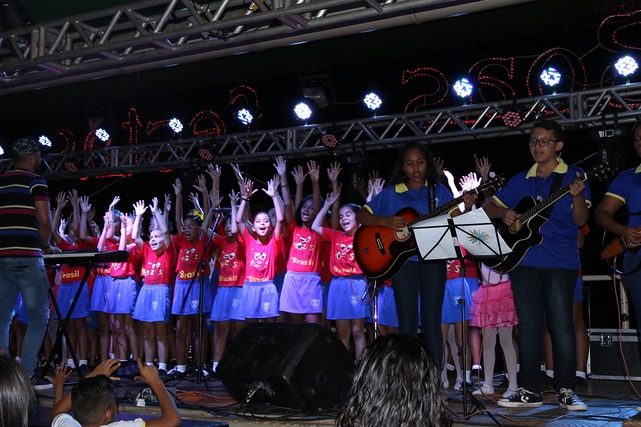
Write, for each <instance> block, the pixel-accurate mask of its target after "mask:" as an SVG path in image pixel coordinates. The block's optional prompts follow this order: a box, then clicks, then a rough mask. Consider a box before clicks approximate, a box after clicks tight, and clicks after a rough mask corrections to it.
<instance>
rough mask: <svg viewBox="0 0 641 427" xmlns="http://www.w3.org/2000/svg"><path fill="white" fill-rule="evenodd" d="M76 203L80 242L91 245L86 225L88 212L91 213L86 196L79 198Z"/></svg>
mask: <svg viewBox="0 0 641 427" xmlns="http://www.w3.org/2000/svg"><path fill="white" fill-rule="evenodd" d="M78 201H79V203H80V234H79V236H80V240H83V241H85V242H87V243H90V244H91V243H93V239H92V236H90V235H89V234H88V233H87V224H88V222H89V221H88V218H89V212H91V203H89V197H88V196H81V197H80V198H79V199H78Z"/></svg>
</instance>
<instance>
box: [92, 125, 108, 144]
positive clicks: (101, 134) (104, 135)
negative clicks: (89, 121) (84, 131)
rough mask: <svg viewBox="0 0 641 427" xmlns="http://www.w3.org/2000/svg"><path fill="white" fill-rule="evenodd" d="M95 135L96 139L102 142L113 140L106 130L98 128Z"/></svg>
mask: <svg viewBox="0 0 641 427" xmlns="http://www.w3.org/2000/svg"><path fill="white" fill-rule="evenodd" d="M94 133H95V134H96V138H98V139H99V140H101V141H102V142H107V141H109V140H110V139H111V136H110V135H109V132H107V131H106V130H105V128H97V129H96V130H95V131H94Z"/></svg>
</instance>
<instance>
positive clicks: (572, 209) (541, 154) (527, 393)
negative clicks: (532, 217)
mask: <svg viewBox="0 0 641 427" xmlns="http://www.w3.org/2000/svg"><path fill="white" fill-rule="evenodd" d="M528 145H529V149H530V154H531V155H532V158H533V159H534V161H535V163H534V165H533V166H532V167H531V168H530V169H529V170H526V171H523V172H521V173H519V174H517V175H515V176H514V177H512V179H510V181H509V182H508V183H507V185H506V186H505V187H504V188H503V189H501V191H499V192H498V193H497V194H496V195H495V196H494V197H493V198H492V199H490V200H489V201H488V202H487V203H486V204H485V205H484V207H483V208H484V209H485V211H486V212H487V214H488V216H489V217H491V218H501V219H502V220H503V222H504V223H505V224H506V226H508V227H510V229H511V230H513V231H514V230H515V229H520V228H521V227H529V225H530V223H529V222H528V221H526V222H525V223H521V221H520V218H521V214H520V213H517V212H516V211H515V210H514V209H515V207H517V205H518V204H519V202H520V201H521V199H523V198H525V197H527V196H529V197H532V198H534V199H536V201H537V203H538V202H540V201H543V200H545V199H547V198H548V196H549V195H550V194H551V193H553V192H554V191H556V189H559V188H562V187H565V186H569V187H568V188H569V192H568V193H566V194H565V195H564V196H563V197H561V198H560V199H558V200H557V201H556V202H555V203H554V204H553V205H552V206H551V208H549V209H543V210H541V212H539V215H542V216H543V217H544V218H547V221H545V220H544V222H543V224H542V225H541V226H540V230H536V229H534V230H531V232H532V234H533V235H535V236H536V235H538V234H539V233H540V235H541V237H542V238H543V240H542V241H541V242H540V243H539V244H538V245H535V246H532V247H531V248H529V250H527V252H526V253H525V255H523V258H522V259H521V261H520V262H519V264H518V265H517V266H516V267H515V268H514V269H513V270H512V271H511V275H512V291H513V293H514V302H515V305H516V311H517V315H518V318H519V325H518V326H519V354H520V363H521V370H520V374H519V385H520V388H519V389H518V390H517V391H516V393H514V394H513V395H512V396H509V397H507V398H504V399H501V400H500V401H499V402H498V405H499V406H503V407H508V408H513V407H536V406H541V405H542V404H543V398H542V394H541V393H542V391H543V389H544V384H543V379H542V377H541V373H540V365H541V361H542V360H543V353H542V352H543V350H542V349H543V345H542V339H543V322H544V320H546V319H547V324H548V328H549V331H550V335H551V337H552V347H553V354H554V369H555V375H554V387H555V389H556V390H557V393H558V394H557V402H558V404H559V406H561V407H563V408H566V409H568V410H571V411H585V410H587V406H586V405H585V403H583V401H582V400H581V399H580V398H579V397H578V396H577V395H576V394H574V391H573V390H574V388H575V385H576V376H575V375H576V341H575V332H574V323H573V295H574V286H575V284H576V279H577V275H578V270H579V257H578V247H577V235H578V230H579V227H581V226H583V225H584V224H585V223H586V222H587V220H588V206H589V204H590V202H589V199H590V189H589V186H587V184H586V183H584V182H583V180H581V179H580V178H578V177H579V175H580V174H582V173H583V171H582V170H580V169H579V168H577V167H574V166H569V165H567V164H566V163H565V162H564V161H563V159H561V157H559V155H560V151H561V149H562V148H563V145H564V135H563V129H562V128H561V126H560V125H559V124H558V123H557V122H556V121H552V120H540V121H537V122H535V123H534V124H533V126H532V131H531V133H530V138H529V141H528ZM535 222H536V221H532V223H535Z"/></svg>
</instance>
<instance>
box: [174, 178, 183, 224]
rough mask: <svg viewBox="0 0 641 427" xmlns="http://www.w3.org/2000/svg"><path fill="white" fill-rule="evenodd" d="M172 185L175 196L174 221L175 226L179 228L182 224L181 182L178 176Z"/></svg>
mask: <svg viewBox="0 0 641 427" xmlns="http://www.w3.org/2000/svg"><path fill="white" fill-rule="evenodd" d="M172 186H173V187H174V195H175V196H176V210H175V212H174V215H175V216H174V221H176V228H178V229H180V227H182V226H183V184H182V182H181V181H180V178H176V181H174V183H173V184H172Z"/></svg>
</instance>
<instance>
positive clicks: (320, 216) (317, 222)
mask: <svg viewBox="0 0 641 427" xmlns="http://www.w3.org/2000/svg"><path fill="white" fill-rule="evenodd" d="M336 203H340V202H339V193H337V192H335V191H332V192H331V193H329V194H328V195H327V197H326V198H325V203H324V204H323V207H322V208H320V210H319V211H318V213H317V214H316V218H314V222H313V223H312V230H314V231H315V232H317V233H318V234H320V235H321V236H322V235H323V224H325V216H326V215H327V211H329V208H330V206H332V205H335V204H336ZM332 209H334V208H332Z"/></svg>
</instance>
